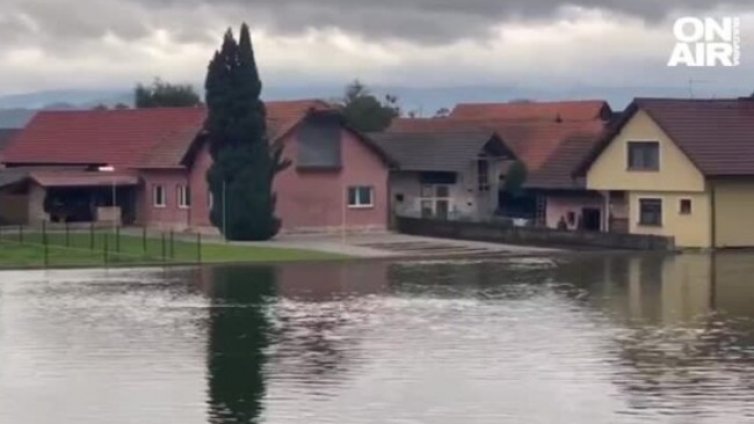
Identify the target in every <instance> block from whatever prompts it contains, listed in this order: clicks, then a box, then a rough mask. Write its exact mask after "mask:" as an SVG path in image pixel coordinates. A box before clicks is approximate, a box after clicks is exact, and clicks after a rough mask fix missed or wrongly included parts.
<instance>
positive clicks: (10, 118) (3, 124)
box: [0, 109, 36, 129]
mask: <svg viewBox="0 0 754 424" xmlns="http://www.w3.org/2000/svg"><path fill="white" fill-rule="evenodd" d="M34 113H36V110H31V109H0V129H3V128H23V127H24V126H25V125H26V123H27V122H29V120H30V119H31V118H32V116H34Z"/></svg>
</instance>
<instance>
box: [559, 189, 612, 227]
mask: <svg viewBox="0 0 754 424" xmlns="http://www.w3.org/2000/svg"><path fill="white" fill-rule="evenodd" d="M602 203H603V202H602V200H601V199H600V198H599V197H595V196H590V195H586V194H585V195H583V196H573V195H568V196H558V195H549V196H547V227H548V228H557V227H558V222H559V221H560V217H564V218H565V219H566V223H567V217H568V212H573V213H574V215H575V219H574V222H573V223H572V224H569V225H568V229H569V230H575V229H577V226H578V224H579V220H580V219H581V213H582V209H584V208H596V209H600V210H601V209H602Z"/></svg>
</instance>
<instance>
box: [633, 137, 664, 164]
mask: <svg viewBox="0 0 754 424" xmlns="http://www.w3.org/2000/svg"><path fill="white" fill-rule="evenodd" d="M628 169H629V170H631V171H659V170H660V143H658V142H656V141H630V142H629V143H628Z"/></svg>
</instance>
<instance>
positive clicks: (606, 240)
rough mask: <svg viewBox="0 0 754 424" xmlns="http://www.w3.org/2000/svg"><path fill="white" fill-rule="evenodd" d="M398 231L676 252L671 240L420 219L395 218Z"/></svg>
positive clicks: (481, 238)
mask: <svg viewBox="0 0 754 424" xmlns="http://www.w3.org/2000/svg"><path fill="white" fill-rule="evenodd" d="M396 224H397V229H398V231H399V232H401V233H404V234H411V235H417V236H429V237H443V238H451V239H460V240H474V241H487V242H498V243H508V244H524V245H531V246H564V247H565V246H573V247H591V248H605V249H626V250H656V251H669V250H674V249H675V242H674V239H673V238H672V237H660V236H645V235H638V234H618V233H600V232H587V231H560V230H553V229H549V228H532V227H513V226H510V225H506V224H501V223H479V222H462V221H442V220H432V219H419V218H404V217H398V218H396Z"/></svg>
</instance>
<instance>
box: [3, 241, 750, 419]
mask: <svg viewBox="0 0 754 424" xmlns="http://www.w3.org/2000/svg"><path fill="white" fill-rule="evenodd" d="M752 259H754V255H752V254H751V253H746V252H732V253H724V254H717V255H701V254H700V255H680V256H667V257H666V256H656V255H597V254H588V255H574V256H572V257H559V258H540V259H507V260H497V261H491V260H485V261H466V262H464V261H451V262H404V263H388V262H359V263H351V264H291V265H285V266H279V267H272V266H252V267H243V266H240V267H239V266H232V267H207V268H201V269H180V270H165V271H155V270H140V271H117V270H115V271H110V272H104V273H103V272H101V271H67V272H54V273H35V274H29V273H4V274H2V275H0V281H3V283H0V422H25V423H27V422H28V423H32V424H38V423H51V422H77V423H84V424H88V423H99V422H110V423H116V424H119V423H130V422H140V423H150V422H154V423H163V422H182V423H191V422H196V423H199V422H212V423H217V424H225V423H276V424H278V423H283V424H285V423H300V422H317V423H325V424H327V423H343V422H348V423H356V424H358V423H383V422H416V423H432V424H445V423H447V424H450V423H457V422H474V423H500V422H511V423H518V422H527V423H551V422H617V423H645V422H659V423H678V422H694V423H697V422H699V423H732V422H744V421H746V420H752V419H754V390H753V389H754V283H752V278H751V276H752V275H754V261H752ZM51 311H54V313H51ZM124 336H125V337H124ZM40 397H41V398H44V399H46V400H47V401H48V402H49V403H50V404H52V405H59V407H57V408H56V410H55V412H54V413H48V412H45V409H44V408H37V407H35V405H36V404H37V403H38V401H39V399H40ZM116 399H118V402H115V400H116Z"/></svg>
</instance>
